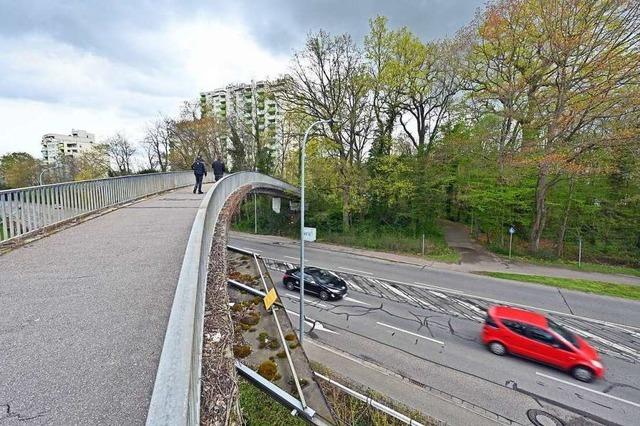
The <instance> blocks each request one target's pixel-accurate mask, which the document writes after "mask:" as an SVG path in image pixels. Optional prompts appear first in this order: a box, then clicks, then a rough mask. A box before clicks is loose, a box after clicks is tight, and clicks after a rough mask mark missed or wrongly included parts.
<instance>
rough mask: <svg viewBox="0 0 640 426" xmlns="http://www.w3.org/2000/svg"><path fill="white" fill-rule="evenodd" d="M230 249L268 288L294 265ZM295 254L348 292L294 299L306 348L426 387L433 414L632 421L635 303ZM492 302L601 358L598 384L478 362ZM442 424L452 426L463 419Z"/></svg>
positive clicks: (285, 245) (636, 412) (639, 351)
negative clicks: (520, 311)
mask: <svg viewBox="0 0 640 426" xmlns="http://www.w3.org/2000/svg"><path fill="white" fill-rule="evenodd" d="M230 244H231V245H234V246H237V247H241V248H244V249H248V250H251V251H254V252H256V253H258V254H260V255H261V256H262V257H263V258H264V259H265V262H266V263H267V265H268V267H269V268H270V269H271V271H270V272H271V274H272V277H273V279H274V281H276V282H279V281H280V280H281V277H282V271H283V270H284V269H286V268H289V267H291V266H292V264H294V263H296V261H297V256H298V250H299V248H298V246H297V244H295V243H294V242H283V241H282V240H278V241H273V240H272V239H270V238H268V237H264V236H261V237H255V236H247V235H244V234H234V236H233V237H232V238H231V240H230ZM306 256H307V259H308V262H309V264H310V265H314V266H319V267H323V268H326V269H330V270H333V271H335V272H337V273H338V274H340V275H341V276H342V277H343V278H345V279H346V280H347V282H348V284H349V295H348V297H346V298H345V299H343V300H340V301H333V302H332V301H320V300H318V299H315V298H314V297H313V296H307V297H306V299H307V300H308V303H307V305H306V307H307V308H306V316H307V317H308V318H309V319H310V320H312V321H317V323H316V324H315V328H314V329H313V331H311V333H310V337H311V338H312V339H310V344H312V345H320V346H322V347H323V348H324V349H325V350H328V351H333V353H335V354H339V355H340V356H343V357H345V359H346V358H351V359H357V360H361V361H362V362H365V363H367V364H370V365H374V366H377V367H379V368H381V369H385V370H386V371H388V372H390V373H392V374H395V375H397V376H402V377H404V378H406V379H408V380H409V381H410V382H411V383H412V384H413V385H416V386H422V387H424V388H425V389H428V390H429V391H430V392H431V393H432V394H433V395H437V396H438V398H437V399H436V398H434V403H433V407H434V409H435V407H436V405H437V404H441V403H442V401H443V400H444V401H445V402H446V403H448V404H451V405H453V406H456V405H457V408H459V410H455V409H454V410H453V411H451V410H450V411H449V413H456V412H460V413H463V412H464V413H466V414H467V415H468V413H469V412H472V413H475V414H478V415H482V416H484V417H483V421H489V419H493V421H497V422H499V423H504V424H532V422H531V420H530V416H531V414H532V413H534V412H535V411H532V410H539V411H538V412H546V413H549V414H550V415H552V416H554V417H556V418H557V419H560V420H561V421H562V422H563V423H564V424H590V423H589V422H591V423H603V424H623V425H626V424H629V425H631V424H637V419H638V416H640V385H639V384H640V365H639V364H640V303H636V302H632V301H627V300H622V299H615V298H609V297H601V296H595V295H589V294H584V293H579V292H573V291H565V290H559V289H556V288H553V287H545V286H538V285H532V284H525V283H517V282H509V281H503V280H496V279H492V278H488V277H483V276H477V275H473V274H465V273H460V272H454V271H449V270H438V269H434V268H425V267H420V266H416V265H411V264H400V263H394V262H388V261H384V260H380V259H373V258H370V257H364V256H359V255H355V254H349V253H338V252H334V251H330V250H326V249H320V248H314V247H313V246H312V245H311V246H310V247H308V248H307V250H306ZM279 292H280V295H281V297H282V298H283V302H284V304H285V306H286V307H287V309H288V310H289V313H290V315H291V316H292V317H296V316H297V306H298V300H299V299H298V294H296V293H295V292H288V291H287V290H286V289H284V287H282V286H280V287H279ZM496 303H505V304H512V305H520V306H526V307H529V308H530V309H535V310H538V311H540V312H545V313H547V314H548V315H550V316H552V317H553V318H554V319H555V320H556V321H558V322H561V323H562V324H564V325H565V326H567V327H569V328H571V329H572V330H574V331H575V332H577V333H579V334H581V335H582V336H583V337H585V338H586V339H587V340H589V341H590V343H591V344H592V345H593V346H595V347H596V348H597V349H598V350H599V352H600V353H601V355H602V358H603V362H604V364H605V366H606V368H607V372H606V376H605V379H604V380H598V381H596V382H594V383H591V384H584V383H581V382H578V381H576V380H574V379H573V378H571V377H570V376H569V375H567V374H565V373H563V372H561V371H557V370H554V369H552V368H549V367H547V366H544V365H540V364H536V363H533V362H529V361H524V360H521V359H517V358H513V357H497V356H495V355H493V354H491V353H489V352H488V351H487V350H486V349H485V348H484V347H483V346H482V344H481V343H480V339H479V332H480V328H481V323H482V321H483V319H484V311H485V309H486V307H487V306H488V305H490V304H496ZM292 319H294V320H296V319H297V318H292ZM312 326H313V323H310V324H309V330H308V331H310V330H311V327H312ZM409 392H411V390H410V388H409V387H407V393H409ZM394 397H396V398H397V397H398V395H394ZM410 397H411V395H409V394H407V395H406V399H407V401H409V400H410V399H411V398H410ZM400 399H402V396H400ZM528 415H529V416H528ZM543 416H544V415H543ZM540 418H542V417H540ZM463 419H464V420H463ZM478 419H480V417H478ZM446 420H448V421H449V422H450V423H451V424H461V423H464V422H468V417H465V416H462V415H460V419H456V418H455V414H453V417H449V418H447V419H446ZM547 421H548V418H547ZM478 424H479V423H478ZM541 424H545V423H544V422H542V423H541Z"/></svg>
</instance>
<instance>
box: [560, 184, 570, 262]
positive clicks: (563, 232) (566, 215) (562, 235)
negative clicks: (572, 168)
mask: <svg viewBox="0 0 640 426" xmlns="http://www.w3.org/2000/svg"><path fill="white" fill-rule="evenodd" d="M572 196H573V179H571V181H570V182H569V199H568V200H567V206H566V207H565V209H564V218H563V219H562V225H561V226H560V232H558V241H557V243H556V255H557V256H558V257H562V254H563V251H564V238H565V235H566V233H567V222H568V221H569V212H570V211H571V201H572Z"/></svg>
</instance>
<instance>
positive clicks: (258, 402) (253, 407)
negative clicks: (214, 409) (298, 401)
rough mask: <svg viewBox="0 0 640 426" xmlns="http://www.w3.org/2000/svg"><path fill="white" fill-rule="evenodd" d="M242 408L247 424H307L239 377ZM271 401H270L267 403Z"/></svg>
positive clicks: (249, 425)
mask: <svg viewBox="0 0 640 426" xmlns="http://www.w3.org/2000/svg"><path fill="white" fill-rule="evenodd" d="M239 385H240V408H241V409H242V415H243V418H244V421H245V425H247V426H262V425H273V426H289V425H293V426H296V425H300V426H304V425H306V422H304V421H303V420H301V419H300V418H298V417H294V416H292V415H291V413H290V412H289V410H288V409H287V408H285V407H284V406H283V405H280V404H279V403H278V402H276V401H275V400H274V399H272V398H271V397H270V396H269V395H267V394H266V393H264V392H262V391H261V390H260V389H258V388H257V387H255V386H253V385H252V384H250V383H249V382H247V381H246V380H244V379H239ZM267 401H269V403H267Z"/></svg>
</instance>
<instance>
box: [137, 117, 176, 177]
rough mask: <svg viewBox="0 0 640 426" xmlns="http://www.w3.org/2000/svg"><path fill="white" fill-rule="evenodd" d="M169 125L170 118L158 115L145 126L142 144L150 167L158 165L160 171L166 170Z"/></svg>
mask: <svg viewBox="0 0 640 426" xmlns="http://www.w3.org/2000/svg"><path fill="white" fill-rule="evenodd" d="M170 125H171V120H170V119H168V118H164V117H160V118H158V119H156V120H155V121H153V122H152V123H150V124H149V125H148V126H147V129H146V131H145V135H144V139H143V140H142V146H143V147H144V150H145V153H146V156H147V160H148V162H149V168H151V169H155V168H156V167H159V168H160V171H163V172H166V171H167V167H168V156H169V147H170V144H171V138H170Z"/></svg>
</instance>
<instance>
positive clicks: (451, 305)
mask: <svg viewBox="0 0 640 426" xmlns="http://www.w3.org/2000/svg"><path fill="white" fill-rule="evenodd" d="M263 260H264V261H265V264H266V265H267V267H269V268H270V269H273V270H276V271H279V272H285V271H286V270H288V269H291V268H293V267H295V266H296V265H294V264H291V263H288V262H283V261H280V260H277V259H269V258H263ZM332 272H333V273H335V274H336V275H338V276H339V277H341V278H342V279H344V280H345V281H346V282H347V285H348V286H349V287H350V288H351V289H352V290H353V291H356V292H359V293H363V294H366V295H369V296H372V297H378V298H381V299H388V300H391V301H394V302H397V303H403V304H409V305H412V306H415V307H418V308H421V309H425V310H428V311H431V312H435V313H439V314H444V315H448V316H453V317H457V318H463V319H468V320H471V321H474V322H476V323H482V322H483V321H484V316H485V314H486V310H487V309H488V307H489V305H490V304H491V303H490V302H488V301H487V300H483V299H478V298H475V297H473V296H468V295H465V294H461V293H459V292H449V291H447V290H445V289H442V288H438V289H432V288H429V287H424V286H413V285H408V284H401V283H398V282H393V281H389V280H385V279H381V278H375V277H368V276H367V277H365V276H360V275H356V274H352V273H346V272H344V271H335V270H334V271H332ZM558 292H559V295H560V296H561V297H562V298H563V300H564V301H565V304H566V305H567V308H568V309H569V311H570V312H571V314H572V315H574V314H573V310H572V309H571V307H570V306H569V304H568V302H567V300H566V299H565V298H564V295H563V294H562V292H560V291H559V290H558ZM495 303H496V304H497V303H499V302H498V301H496V302H495ZM505 304H508V303H505ZM342 306H347V305H342ZM381 306H382V305H381ZM360 308H362V307H360ZM376 309H379V308H376ZM385 312H386V311H385ZM386 313H388V314H390V313H389V312H386ZM350 315H352V316H353V314H350ZM548 316H549V317H551V318H553V319H554V321H556V322H558V323H560V324H561V325H564V326H566V327H567V328H568V329H570V330H572V331H573V332H575V333H577V334H579V335H581V336H582V337H584V338H585V339H586V340H587V341H588V342H589V343H590V344H592V345H593V346H594V347H595V348H596V349H597V350H598V351H600V352H602V353H604V354H607V355H610V356H612V357H615V358H617V359H620V360H623V361H626V362H629V363H632V364H638V363H639V362H640V339H639V337H640V333H638V332H637V331H634V330H631V329H627V328H625V327H624V326H621V325H615V324H609V323H605V322H602V321H596V320H594V321H589V319H588V318H582V317H577V316H575V315H574V316H567V315H557V314H553V313H551V314H548ZM405 319H406V320H409V321H416V319H415V318H414V319H409V318H405ZM347 320H348V318H347ZM418 326H419V327H423V326H424V325H423V324H422V323H418ZM445 327H447V326H446V325H445ZM447 329H448V327H447ZM457 336H458V337H462V336H460V335H457ZM462 338H463V339H464V338H465V337H462Z"/></svg>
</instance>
